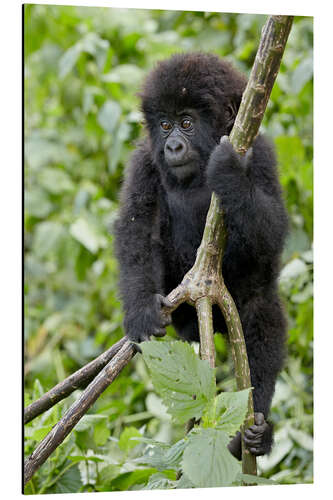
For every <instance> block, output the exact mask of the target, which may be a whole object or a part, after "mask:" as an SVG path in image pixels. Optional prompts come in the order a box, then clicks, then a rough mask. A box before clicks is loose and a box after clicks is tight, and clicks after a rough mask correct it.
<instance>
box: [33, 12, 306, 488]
mask: <svg viewBox="0 0 333 500" xmlns="http://www.w3.org/2000/svg"><path fill="white" fill-rule="evenodd" d="M24 12H25V16H24V17H25V32H24V50H25V90H24V100H25V389H26V395H25V398H26V404H28V403H29V402H31V401H32V400H34V399H36V398H37V397H39V395H40V394H41V393H42V392H43V391H45V390H48V389H49V388H51V387H52V386H53V385H55V384H56V383H57V382H59V381H60V380H62V379H63V378H64V377H66V376H67V375H69V374H70V373H72V372H73V371H75V370H76V369H78V368H79V367H81V366H82V365H84V364H86V363H87V362H88V361H89V360H91V359H92V358H94V357H96V356H97V355H98V354H99V353H101V352H102V351H104V350H105V349H106V348H107V347H108V346H110V345H112V344H113V343H115V342H116V341H117V340H119V339H120V338H121V336H122V335H123V332H122V310H121V304H120V302H119V300H118V296H117V262H116V260H115V258H114V253H113V236H112V225H113V222H114V220H115V218H116V215H117V208H118V195H119V190H120V186H121V180H122V177H123V170H124V166H125V164H126V162H127V160H128V158H129V155H130V153H131V151H132V150H133V148H134V143H135V141H136V140H137V139H138V138H139V137H140V136H141V135H142V134H143V127H142V115H141V112H140V109H139V101H138V98H137V97H136V93H137V92H138V91H139V90H140V84H141V82H142V78H143V76H144V75H145V74H146V73H147V71H149V69H150V68H152V67H153V65H154V63H155V62H156V61H158V60H160V59H163V58H166V57H168V56H169V55H171V54H173V53H175V52H179V51H188V50H202V51H210V52H214V53H217V54H219V55H220V56H223V57H226V58H228V59H229V60H230V61H232V62H233V63H234V64H235V65H236V66H237V67H238V68H239V69H241V70H242V71H243V72H245V73H246V74H249V71H250V69H251V66H252V64H253V61H254V57H255V53H256V49H257V46H258V42H259V39H260V33H261V27H262V26H263V24H264V22H265V19H266V16H261V15H247V14H221V13H202V12H180V11H179V12H178V11H162V10H156V11H152V10H125V9H109V8H101V7H99V8H93V7H63V6H50V5H26V6H25V10H24ZM312 43H313V20H312V18H306V17H298V18H296V19H295V22H294V26H293V28H292V31H291V35H290V38H289V41H288V44H287V49H286V52H285V55H284V57H283V62H282V66H281V71H280V73H279V75H278V78H277V82H276V83H275V86H274V89H273V92H272V96H271V100H270V102H269V104H268V108H267V111H266V115H265V119H264V124H263V126H262V129H263V130H264V131H265V132H266V133H267V134H268V135H269V136H270V137H271V138H272V139H273V140H274V142H275V144H276V148H277V153H278V160H279V170H280V177H281V182H282V185H283V189H284V193H285V201H286V205H287V208H288V211H289V214H290V221H291V224H290V228H291V230H290V235H289V238H288V243H287V245H286V249H285V252H284V255H283V269H282V272H281V278H280V285H281V294H282V296H283V298H284V301H285V304H286V309H287V312H288V320H289V340H288V360H287V363H286V367H285V369H284V370H283V372H282V374H281V375H280V377H279V380H278V383H277V387H276V393H275V396H274V400H273V407H272V415H271V419H272V421H273V422H274V423H275V428H276V435H275V446H274V449H273V452H272V453H271V455H270V456H268V457H264V458H261V459H260V460H259V464H260V470H261V473H262V474H263V475H265V476H266V477H270V478H272V479H275V480H276V481H278V482H280V483H297V482H312V474H313V472H312V448H313V443H312V402H313V398H312V361H313V359H312V324H313V323H312V316H313V288H312V272H313V269H312V263H313V260H312V236H313V227H312V224H313V191H312V155H313V148H312V98H313V78H312V77H313V74H312V70H313V64H312ZM169 332H170V333H171V334H172V330H171V329H170V330H169ZM216 348H217V355H218V369H217V380H218V383H219V388H220V389H221V390H228V389H232V388H234V378H233V374H232V371H231V367H232V365H231V362H230V360H229V357H228V349H227V345H226V342H225V340H224V339H223V338H222V336H220V335H216ZM75 395H76V396H77V393H76V394H74V395H73V397H75ZM73 397H71V398H69V399H68V400H66V401H64V402H63V403H61V404H59V405H58V406H57V407H56V408H53V409H52V410H49V411H48V412H47V413H46V414H45V415H43V416H41V417H39V418H37V419H36V420H34V421H33V422H31V424H29V425H28V426H26V444H25V451H26V453H27V454H30V453H31V452H32V450H33V448H34V447H35V446H36V443H37V441H39V440H40V439H41V438H42V437H43V436H44V435H45V434H46V433H47V432H48V431H49V430H50V428H51V427H52V425H53V424H54V423H55V422H56V421H57V420H58V419H59V417H60V415H61V414H62V412H63V411H64V409H66V408H67V407H68V404H70V403H71V402H72V401H73ZM128 426H130V427H131V429H130V431H128V430H125V429H126V427H128ZM137 430H139V432H140V433H141V434H145V435H147V436H150V437H154V438H155V439H158V440H162V441H165V442H170V441H173V440H174V439H176V438H178V437H179V436H181V435H182V433H183V429H182V428H177V426H174V425H171V423H170V420H169V418H168V415H166V413H165V410H164V408H163V407H161V404H160V400H159V398H158V397H157V396H156V394H155V393H154V391H153V387H152V385H151V382H150V380H149V376H148V374H147V370H146V368H145V366H144V364H143V362H142V360H141V359H140V358H139V357H138V359H135V360H134V361H133V362H132V363H131V364H130V366H128V367H127V368H126V369H125V370H124V372H123V373H122V375H121V376H120V377H119V378H118V380H116V381H115V382H114V383H113V384H112V386H111V387H110V388H109V389H108V390H107V391H106V392H105V393H104V395H103V396H102V397H101V398H100V399H99V400H98V401H97V403H96V404H95V405H94V407H93V408H92V409H91V411H90V412H89V415H88V416H86V417H84V419H83V421H82V422H81V423H80V424H79V426H78V427H77V428H76V429H75V430H74V431H73V432H72V434H71V435H70V437H69V438H67V440H66V441H65V443H64V444H63V445H62V446H61V447H60V448H59V449H58V450H57V451H56V452H55V453H54V454H53V455H52V457H51V459H49V461H48V462H47V463H46V464H45V465H44V466H43V467H42V468H41V469H40V470H39V472H38V473H37V474H36V475H35V476H34V478H33V481H31V482H30V483H29V485H28V486H27V488H26V492H27V493H44V492H45V493H56V492H79V491H110V490H126V489H139V488H142V487H144V485H145V483H146V482H147V478H148V476H149V474H148V473H147V472H146V471H145V470H140V469H139V470H138V467H137V466H135V462H134V460H135V456H136V454H137V453H138V449H139V448H140V445H137V443H135V442H134V447H133V445H128V446H127V445H126V444H125V445H124V444H123V445H121V443H124V442H125V443H128V442H127V441H126V436H127V437H128V435H129V434H131V432H132V433H134V434H133V435H136V433H137ZM124 436H125V437H124ZM119 437H121V439H122V440H120V441H118V438H119ZM132 448H133V449H132ZM73 457H74V458H73ZM75 457H76V458H75ZM150 474H151V472H150Z"/></svg>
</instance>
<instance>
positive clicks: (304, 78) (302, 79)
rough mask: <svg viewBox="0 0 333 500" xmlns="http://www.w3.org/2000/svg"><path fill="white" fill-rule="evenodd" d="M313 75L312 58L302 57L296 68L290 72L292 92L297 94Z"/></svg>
mask: <svg viewBox="0 0 333 500" xmlns="http://www.w3.org/2000/svg"><path fill="white" fill-rule="evenodd" d="M312 76H313V58H312V54H311V56H310V57H307V58H305V59H303V60H302V61H301V62H300V63H299V64H298V66H297V67H296V69H295V70H294V71H293V72H292V77H291V91H292V93H293V94H298V93H299V92H300V91H301V90H302V88H303V87H304V85H305V84H306V83H307V82H308V81H309V80H311V78H312Z"/></svg>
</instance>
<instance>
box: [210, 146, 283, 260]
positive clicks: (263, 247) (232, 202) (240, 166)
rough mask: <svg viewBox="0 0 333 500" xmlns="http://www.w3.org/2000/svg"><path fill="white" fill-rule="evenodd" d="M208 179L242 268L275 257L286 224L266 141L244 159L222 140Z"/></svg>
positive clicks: (234, 258)
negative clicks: (219, 203) (217, 199)
mask: <svg viewBox="0 0 333 500" xmlns="http://www.w3.org/2000/svg"><path fill="white" fill-rule="evenodd" d="M207 181H208V184H209V186H210V187H211V189H212V190H214V191H215V192H216V194H217V196H218V197H219V198H220V200H221V203H222V207H223V211H224V214H225V224H226V228H227V234H228V245H227V252H228V253H230V254H231V255H232V256H233V260H234V261H235V262H237V263H238V265H239V264H240V263H241V262H242V263H249V264H252V263H256V262H257V263H258V262H259V263H260V264H264V263H270V262H271V261H272V259H275V257H276V256H277V255H279V254H280V253H281V250H282V247H283V243H284V239H285V236H286V231H287V225H288V223H287V215H286V212H285V208H284V204H283V201H282V197H281V189H280V186H279V182H278V179H277V174H276V169H275V157H274V153H273V150H272V148H271V146H270V144H269V143H268V142H267V141H266V139H265V138H264V137H262V136H258V137H257V139H256V140H255V141H254V144H253V150H252V154H249V155H247V156H246V157H241V156H240V155H238V154H237V153H236V152H235V151H234V149H233V147H232V145H231V143H230V142H229V140H228V138H226V137H225V138H223V139H222V140H221V144H219V145H218V146H217V147H216V148H215V150H214V151H213V153H212V155H211V157H210V160H209V164H208V170H207ZM236 256H237V257H236ZM226 257H227V255H226Z"/></svg>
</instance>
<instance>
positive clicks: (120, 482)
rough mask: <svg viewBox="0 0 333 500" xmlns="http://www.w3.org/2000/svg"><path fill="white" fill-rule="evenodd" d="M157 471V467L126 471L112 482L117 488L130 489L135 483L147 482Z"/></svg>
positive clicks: (114, 487) (113, 486)
mask: <svg viewBox="0 0 333 500" xmlns="http://www.w3.org/2000/svg"><path fill="white" fill-rule="evenodd" d="M156 472H157V470H156V469H138V470H135V471H133V472H125V473H124V474H120V475H119V476H118V477H116V479H114V480H113V481H112V482H111V485H112V488H113V489H115V490H121V491H125V490H128V489H130V488H131V487H132V486H133V485H134V484H146V483H147V481H148V479H149V477H150V476H151V475H152V474H155V473H156Z"/></svg>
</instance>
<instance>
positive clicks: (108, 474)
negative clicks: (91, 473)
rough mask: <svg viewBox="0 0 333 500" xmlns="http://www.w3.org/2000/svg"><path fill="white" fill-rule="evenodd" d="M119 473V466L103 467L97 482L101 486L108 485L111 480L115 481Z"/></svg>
mask: <svg viewBox="0 0 333 500" xmlns="http://www.w3.org/2000/svg"><path fill="white" fill-rule="evenodd" d="M119 473H120V466H119V465H113V464H112V465H107V466H106V467H103V469H101V471H100V472H99V474H98V476H99V480H98V483H99V484H101V485H104V484H108V483H110V482H111V481H113V479H115V478H116V477H117V476H119Z"/></svg>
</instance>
